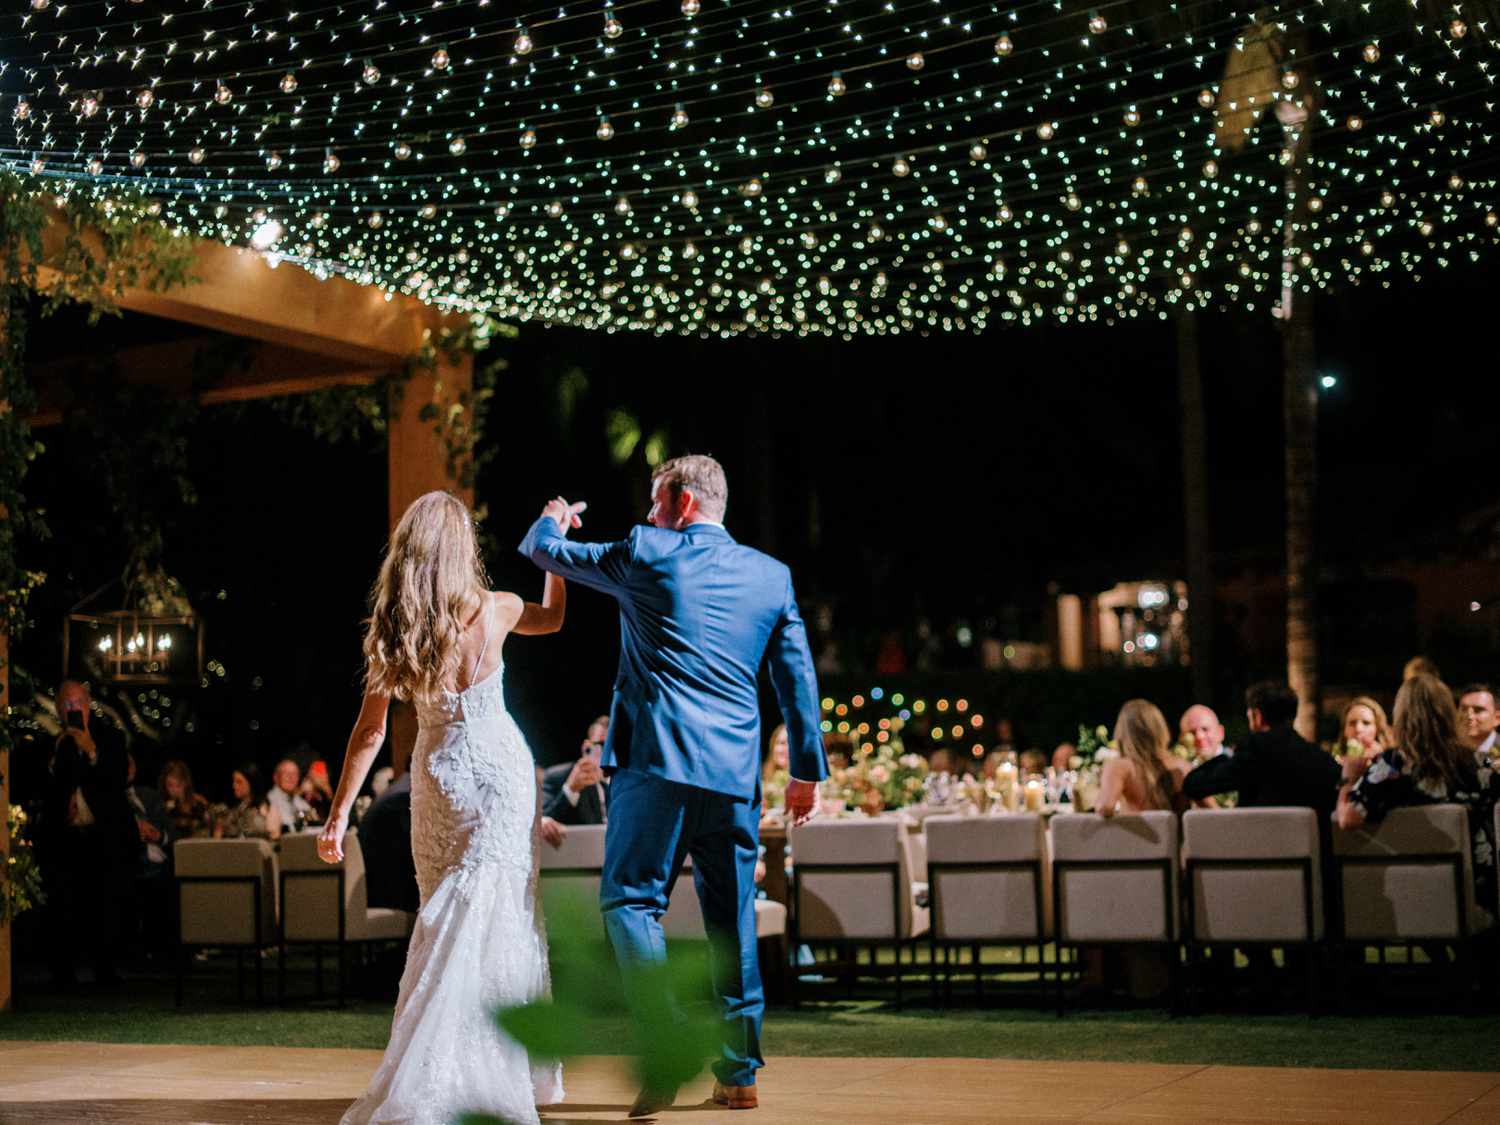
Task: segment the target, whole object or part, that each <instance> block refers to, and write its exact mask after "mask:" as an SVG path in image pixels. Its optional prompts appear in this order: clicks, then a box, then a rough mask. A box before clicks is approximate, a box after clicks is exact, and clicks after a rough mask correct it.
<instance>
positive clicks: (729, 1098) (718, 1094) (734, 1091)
mask: <svg viewBox="0 0 1500 1125" xmlns="http://www.w3.org/2000/svg"><path fill="white" fill-rule="evenodd" d="M714 1101H715V1102H716V1103H717V1104H718V1105H725V1106H728V1107H729V1108H730V1109H754V1108H755V1107H756V1106H758V1105H760V1099H759V1098H757V1097H756V1096H755V1083H754V1082H752V1083H750V1085H748V1086H726V1085H725V1084H724V1083H722V1082H717V1081H716V1082H715V1083H714Z"/></svg>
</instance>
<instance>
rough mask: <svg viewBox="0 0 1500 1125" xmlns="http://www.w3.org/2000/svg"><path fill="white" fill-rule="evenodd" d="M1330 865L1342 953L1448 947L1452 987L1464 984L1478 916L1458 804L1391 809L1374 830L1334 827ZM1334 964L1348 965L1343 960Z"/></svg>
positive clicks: (1466, 823) (1465, 831)
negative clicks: (1452, 957) (1453, 959)
mask: <svg viewBox="0 0 1500 1125" xmlns="http://www.w3.org/2000/svg"><path fill="white" fill-rule="evenodd" d="M1333 862H1334V867H1335V870H1336V871H1337V873H1338V875H1337V880H1336V889H1337V892H1338V896H1339V897H1338V903H1339V909H1338V918H1339V922H1340V931H1341V932H1340V940H1341V944H1342V945H1343V946H1344V947H1345V948H1351V947H1352V948H1357V949H1363V948H1365V947H1366V946H1370V945H1374V946H1385V945H1390V944H1410V943H1413V942H1421V943H1441V944H1443V945H1452V946H1453V947H1454V948H1455V950H1456V951H1457V954H1458V962H1457V964H1456V965H1455V966H1454V969H1455V974H1454V983H1455V988H1465V987H1467V986H1468V984H1469V980H1468V978H1469V972H1468V965H1469V963H1470V961H1471V959H1472V943H1471V939H1472V937H1473V935H1474V932H1475V931H1476V930H1477V929H1478V928H1479V926H1480V925H1481V916H1480V915H1479V913H1478V911H1477V910H1476V909H1475V906H1476V903H1475V901H1474V873H1473V863H1472V857H1471V855H1470V847H1469V817H1468V811H1467V810H1466V809H1465V808H1464V807H1463V806H1462V805H1418V806H1413V807H1411V808H1404V809H1393V810H1391V811H1390V812H1388V813H1387V814H1386V815H1385V817H1384V818H1383V819H1382V820H1381V822H1380V823H1379V824H1378V825H1372V826H1367V827H1365V828H1356V829H1351V830H1348V831H1345V830H1341V829H1337V828H1335V829H1334V832H1333ZM1339 966H1340V969H1341V970H1342V969H1345V968H1347V966H1346V964H1345V960H1344V958H1340V959H1339ZM1343 983H1344V977H1343V975H1342V974H1341V976H1340V984H1341V986H1342V985H1343ZM1342 991H1343V989H1342V988H1341V992H1342Z"/></svg>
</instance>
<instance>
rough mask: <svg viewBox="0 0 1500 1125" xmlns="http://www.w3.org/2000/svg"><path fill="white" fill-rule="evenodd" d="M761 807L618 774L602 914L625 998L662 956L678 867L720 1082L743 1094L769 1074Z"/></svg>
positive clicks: (648, 777)
mask: <svg viewBox="0 0 1500 1125" xmlns="http://www.w3.org/2000/svg"><path fill="white" fill-rule="evenodd" d="M759 846H760V802H759V801H758V800H752V801H746V800H737V799H735V798H733V797H730V796H728V795H727V794H724V793H715V792H712V791H710V790H707V789H699V788H697V787H695V786H691V785H683V784H681V783H680V782H675V781H668V780H666V779H665V778H662V777H658V776H656V775H654V774H647V773H643V772H641V771H639V770H630V769H621V770H617V771H616V772H615V774H614V777H613V779H612V780H611V781H610V787H609V821H608V827H607V829H606V832H605V842H604V872H603V878H602V881H601V883H600V888H599V905H600V909H601V910H602V912H603V914H604V925H605V929H606V931H607V932H608V934H609V939H610V943H611V945H612V946H613V947H614V951H615V957H616V958H617V959H618V960H619V962H620V969H621V972H622V973H623V974H624V976H625V979H626V984H627V989H626V991H627V994H629V993H630V988H629V981H630V972H631V969H632V967H633V966H634V965H636V964H639V963H640V962H643V961H662V960H665V958H666V955H667V946H666V937H665V935H664V934H663V932H662V928H661V917H662V915H663V914H664V913H666V909H667V903H668V901H669V899H670V898H671V895H672V887H673V885H674V884H675V883H676V882H677V875H678V873H679V872H680V871H681V870H682V864H683V860H684V857H686V856H689V855H691V856H692V857H693V884H694V887H695V889H696V890H697V892H698V901H699V902H700V903H701V904H702V907H703V922H704V926H705V928H706V929H707V931H708V936H709V939H710V942H711V948H712V950H713V970H714V989H715V992H716V993H717V994H718V998H719V1004H720V1008H721V1011H722V1013H723V1018H724V1049H723V1055H722V1057H721V1058H720V1059H719V1060H718V1061H717V1062H716V1063H715V1064H714V1068H713V1069H714V1074H715V1076H716V1077H717V1078H718V1079H719V1081H721V1082H724V1083H726V1084H730V1085H736V1086H745V1085H749V1084H750V1083H752V1082H754V1081H755V1071H756V1070H757V1069H758V1068H759V1067H761V1066H764V1065H765V1060H764V1059H762V1057H761V1053H760V1029H761V1021H762V1019H763V1017H764V1015H765V992H764V989H763V988H762V986H761V979H760V960H759V955H758V953H757V951H756V939H755V864H756V859H757V857H758V852H759Z"/></svg>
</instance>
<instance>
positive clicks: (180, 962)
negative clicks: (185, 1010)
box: [174, 941, 188, 1008]
mask: <svg viewBox="0 0 1500 1125" xmlns="http://www.w3.org/2000/svg"><path fill="white" fill-rule="evenodd" d="M187 956H188V952H187V946H185V945H183V944H182V942H180V941H179V942H178V943H177V987H176V992H175V995H174V1000H175V1002H176V1005H177V1007H179V1008H180V1007H182V985H183V978H184V977H185V976H186V975H187Z"/></svg>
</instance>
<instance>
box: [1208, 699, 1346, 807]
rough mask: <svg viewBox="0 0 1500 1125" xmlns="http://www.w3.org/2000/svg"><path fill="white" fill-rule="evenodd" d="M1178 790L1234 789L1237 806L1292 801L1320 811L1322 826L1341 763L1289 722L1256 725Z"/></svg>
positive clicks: (1210, 791) (1334, 794) (1333, 797)
mask: <svg viewBox="0 0 1500 1125" xmlns="http://www.w3.org/2000/svg"><path fill="white" fill-rule="evenodd" d="M1182 791H1183V792H1184V793H1185V794H1187V795H1188V796H1189V797H1192V798H1193V799H1194V800H1201V799H1202V798H1204V797H1211V796H1213V795H1214V794H1215V793H1229V792H1237V793H1238V794H1239V807H1241V808H1266V807H1268V806H1271V805H1294V806H1300V807H1302V808H1308V809H1312V810H1313V811H1314V812H1316V813H1317V814H1318V823H1319V825H1320V826H1321V829H1320V830H1321V831H1327V827H1328V817H1329V815H1330V814H1331V813H1332V812H1333V806H1334V804H1335V803H1336V802H1337V800H1338V795H1339V765H1338V763H1337V762H1335V761H1334V760H1333V756H1332V755H1331V754H1329V753H1327V752H1326V751H1324V750H1322V749H1320V748H1319V747H1317V746H1314V745H1313V744H1312V743H1311V742H1309V741H1307V739H1305V738H1303V737H1302V736H1301V735H1299V734H1298V733H1297V732H1296V731H1295V730H1293V729H1292V728H1291V726H1290V725H1287V726H1281V727H1276V728H1275V729H1273V730H1264V731H1257V732H1256V733H1254V734H1252V735H1251V736H1250V737H1249V738H1247V739H1245V741H1244V742H1242V743H1240V745H1239V746H1237V747H1236V748H1235V751H1234V753H1233V754H1220V755H1219V756H1218V757H1216V758H1210V759H1209V760H1208V761H1206V762H1204V763H1203V764H1202V765H1200V766H1198V767H1197V768H1195V769H1194V770H1193V771H1192V772H1191V773H1189V774H1188V775H1187V777H1186V778H1185V779H1184V780H1183V783H1182Z"/></svg>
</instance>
